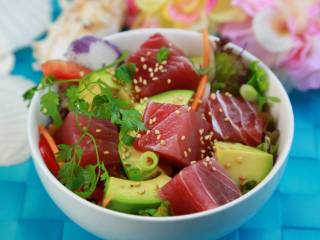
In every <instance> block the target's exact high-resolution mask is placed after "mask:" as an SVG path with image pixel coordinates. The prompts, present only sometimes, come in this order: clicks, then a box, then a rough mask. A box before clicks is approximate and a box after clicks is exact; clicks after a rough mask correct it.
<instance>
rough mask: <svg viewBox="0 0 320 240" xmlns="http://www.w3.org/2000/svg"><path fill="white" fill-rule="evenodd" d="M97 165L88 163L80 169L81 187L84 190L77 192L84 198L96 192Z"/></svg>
mask: <svg viewBox="0 0 320 240" xmlns="http://www.w3.org/2000/svg"><path fill="white" fill-rule="evenodd" d="M97 167H98V166H97V165H91V164H89V165H87V166H86V167H85V168H82V169H81V171H80V176H81V180H82V182H81V189H82V191H76V194H77V195H79V196H80V197H83V198H88V197H90V196H91V194H92V193H93V192H94V190H95V189H96V186H97V182H98V181H97V173H96V169H97Z"/></svg>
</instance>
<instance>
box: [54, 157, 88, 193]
mask: <svg viewBox="0 0 320 240" xmlns="http://www.w3.org/2000/svg"><path fill="white" fill-rule="evenodd" d="M58 179H59V180H60V182H61V183H62V184H64V185H65V186H66V187H67V188H69V189H70V190H72V191H75V190H78V189H80V187H81V185H82V184H83V178H82V175H81V167H80V166H79V165H78V164H76V163H75V162H74V161H70V162H66V163H64V164H62V165H61V167H60V169H59V171H58Z"/></svg>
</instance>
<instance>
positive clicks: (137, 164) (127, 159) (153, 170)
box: [118, 143, 159, 181]
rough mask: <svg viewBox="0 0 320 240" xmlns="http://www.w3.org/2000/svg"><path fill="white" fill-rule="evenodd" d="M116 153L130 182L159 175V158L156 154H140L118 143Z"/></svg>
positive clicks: (150, 152)
mask: <svg viewBox="0 0 320 240" xmlns="http://www.w3.org/2000/svg"><path fill="white" fill-rule="evenodd" d="M118 151H119V155H120V159H121V163H122V166H123V168H124V170H125V172H126V174H127V176H128V178H129V179H130V180H134V181H141V180H146V179H150V178H152V177H155V176H156V175H158V174H159V171H158V162H159V156H158V155H157V154H156V153H154V152H152V151H146V152H141V151H138V150H136V149H135V148H134V147H133V146H127V145H125V144H123V143H119V147H118Z"/></svg>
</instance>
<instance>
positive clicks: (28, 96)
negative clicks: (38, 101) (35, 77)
mask: <svg viewBox="0 0 320 240" xmlns="http://www.w3.org/2000/svg"><path fill="white" fill-rule="evenodd" d="M37 90H38V87H37V86H34V87H31V88H29V89H28V90H26V91H25V92H24V93H23V95H22V97H23V101H25V102H28V105H27V106H28V107H29V106H30V103H31V100H32V98H33V96H34V94H35V93H36V91H37Z"/></svg>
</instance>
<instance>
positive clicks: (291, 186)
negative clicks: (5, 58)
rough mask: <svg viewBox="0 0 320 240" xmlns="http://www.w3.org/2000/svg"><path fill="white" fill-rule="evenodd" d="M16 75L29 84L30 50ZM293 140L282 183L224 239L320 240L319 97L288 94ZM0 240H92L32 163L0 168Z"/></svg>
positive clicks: (20, 54) (34, 75)
mask: <svg viewBox="0 0 320 240" xmlns="http://www.w3.org/2000/svg"><path fill="white" fill-rule="evenodd" d="M15 55H16V65H15V69H14V70H13V74H15V75H23V76H25V77H27V78H29V79H32V80H33V81H34V82H38V81H39V79H40V73H35V72H33V71H32V68H31V63H32V62H33V59H32V52H31V49H30V48H25V49H22V50H20V51H18V52H16V54H15ZM290 98H291V101H292V104H293V108H294V114H295V137H294V143H293V147H292V151H291V153H290V159H289V163H288V166H287V169H286V172H285V174H284V177H283V178H282V181H281V183H280V185H279V187H278V189H277V191H276V192H275V193H274V194H273V196H272V197H271V199H270V200H269V201H268V202H267V204H266V205H265V206H264V207H263V208H262V209H261V210H260V211H259V212H258V213H257V214H256V216H254V217H253V218H252V219H251V220H249V221H248V222H247V223H245V224H244V225H243V226H241V227H240V228H239V229H237V230H236V231H234V232H233V233H231V234H229V235H228V236H226V237H224V238H223V240H280V239H283V240H301V239H303V240H319V239H320V217H319V214H320V204H319V203H320V183H319V181H318V179H319V176H320V175H319V173H320V165H319V159H320V153H319V144H320V139H319V136H320V126H319V125H318V123H320V121H319V120H320V111H318V109H319V106H320V92H316V91H311V92H307V93H299V92H293V93H291V94H290ZM0 193H1V196H0V239H2V240H11V239H17V240H22V239H32V240H37V239H46V240H51V239H52V240H60V239H77V240H82V239H97V238H95V237H94V236H92V235H91V234H90V233H88V232H86V231H85V230H83V229H82V228H80V227H79V226H77V225H76V224H74V223H73V222H72V221H71V220H70V219H68V217H66V216H65V215H64V214H63V213H62V212H61V211H60V210H59V209H58V208H57V206H56V205H55V204H54V203H53V202H52V200H51V199H50V198H49V196H48V195H47V193H46V192H45V190H44V189H43V187H42V185H41V183H40V181H39V179H38V177H37V174H36V172H35V169H34V166H33V163H32V161H31V160H28V161H27V162H25V163H23V164H20V165H17V166H14V167H0Z"/></svg>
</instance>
